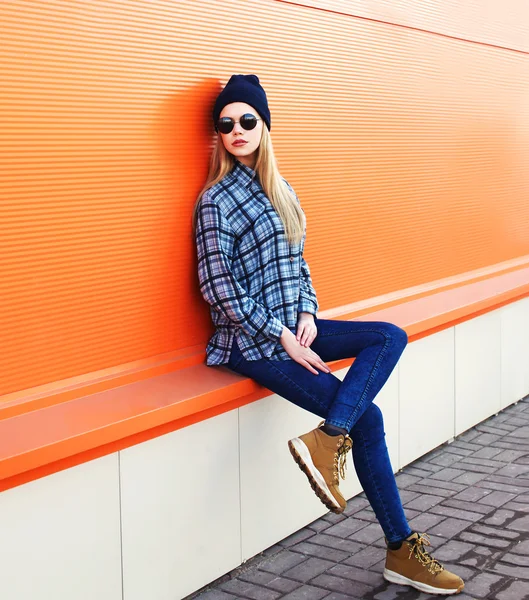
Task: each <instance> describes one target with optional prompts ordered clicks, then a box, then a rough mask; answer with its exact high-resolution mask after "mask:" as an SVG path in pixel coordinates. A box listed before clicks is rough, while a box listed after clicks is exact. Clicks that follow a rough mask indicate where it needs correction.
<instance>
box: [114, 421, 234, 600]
mask: <svg viewBox="0 0 529 600" xmlns="http://www.w3.org/2000/svg"><path fill="white" fill-rule="evenodd" d="M237 429H238V414H237V411H236V410H233V411H230V412H228V413H225V414H223V415H219V416H217V417H213V418H211V419H208V420H206V421H202V422H200V423H196V424H194V425H191V426H189V427H186V428H184V429H179V430H177V431H174V432H172V433H169V434H166V435H163V436H161V437H159V438H155V439H153V440H150V441H148V442H144V443H142V444H138V445H136V446H132V447H131V448H127V449H126V450H123V451H122V452H121V482H122V494H121V497H122V520H123V577H124V600H146V599H148V600H175V599H177V598H182V597H184V596H186V595H188V594H190V593H191V592H193V591H194V590H196V589H199V588H201V587H202V586H204V585H206V584H207V583H209V582H210V581H213V580H214V579H216V578H217V577H220V576H221V575H223V574H224V573H226V572H227V571H229V570H230V569H233V568H235V567H236V566H237V565H239V564H240V562H241V547H240V535H241V533H240V506H239V456H238V435H237Z"/></svg>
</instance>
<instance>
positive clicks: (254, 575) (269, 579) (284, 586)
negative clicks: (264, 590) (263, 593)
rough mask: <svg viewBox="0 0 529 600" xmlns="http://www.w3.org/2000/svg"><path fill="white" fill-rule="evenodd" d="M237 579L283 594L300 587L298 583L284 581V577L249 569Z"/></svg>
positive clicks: (288, 580) (289, 580)
mask: <svg viewBox="0 0 529 600" xmlns="http://www.w3.org/2000/svg"><path fill="white" fill-rule="evenodd" d="M238 579H240V580H242V581H248V582H249V583H255V584H256V585H262V586H264V587H269V588H271V589H273V590H276V591H277V592H283V593H284V594H287V593H288V592H292V591H293V590H295V589H297V588H299V587H300V585H301V584H300V583H299V582H297V581H292V580H291V579H285V578H284V577H278V576H277V575H275V574H274V573H267V572H265V571H259V570H254V569H249V570H248V571H245V572H243V573H241V574H240V575H239V576H238Z"/></svg>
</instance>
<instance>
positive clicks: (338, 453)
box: [288, 421, 353, 513]
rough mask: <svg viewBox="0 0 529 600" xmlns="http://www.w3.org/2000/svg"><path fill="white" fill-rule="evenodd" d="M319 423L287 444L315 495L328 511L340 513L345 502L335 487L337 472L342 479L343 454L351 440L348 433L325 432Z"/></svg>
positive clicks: (336, 486)
mask: <svg viewBox="0 0 529 600" xmlns="http://www.w3.org/2000/svg"><path fill="white" fill-rule="evenodd" d="M323 423H325V421H322V422H321V423H320V424H319V426H318V427H317V428H316V429H313V430H312V431H309V432H308V433H305V434H304V435H301V436H299V437H297V438H294V439H292V440H290V441H289V442H288V447H289V448H290V453H291V454H292V456H293V457H294V460H295V461H296V462H297V463H298V465H299V468H300V469H301V470H302V471H303V473H305V475H306V476H307V477H308V479H309V482H310V485H311V486H312V489H313V490H314V491H315V492H316V495H317V496H318V498H319V499H320V500H321V501H322V502H323V504H325V506H326V507H327V508H328V509H329V510H331V511H332V512H334V513H341V512H343V511H344V509H345V507H346V501H345V498H344V497H343V496H342V494H341V493H340V489H339V487H338V484H339V475H340V476H341V477H342V479H345V469H346V465H347V457H346V455H347V452H348V451H349V450H350V449H351V448H352V445H353V442H352V440H351V438H350V437H349V436H348V435H342V434H340V435H336V436H335V435H328V434H327V433H325V432H324V431H323V429H321V426H322V425H323Z"/></svg>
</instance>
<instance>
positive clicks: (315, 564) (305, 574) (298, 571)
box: [283, 557, 334, 583]
mask: <svg viewBox="0 0 529 600" xmlns="http://www.w3.org/2000/svg"><path fill="white" fill-rule="evenodd" d="M333 565H334V563H332V562H330V561H328V560H323V559H322V558H315V557H311V558H309V559H308V560H306V561H304V562H302V563H300V564H299V565H296V566H295V567H293V568H292V569H289V570H288V571H283V576H284V577H289V578H290V579H295V580H297V581H302V582H303V583H306V582H307V581H310V580H311V579H314V577H316V576H318V575H321V573H323V572H324V571H327V570H328V569H330V568H331V567H332V566H333Z"/></svg>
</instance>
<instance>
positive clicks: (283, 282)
mask: <svg viewBox="0 0 529 600" xmlns="http://www.w3.org/2000/svg"><path fill="white" fill-rule="evenodd" d="M283 181H284V182H285V183H286V185H287V186H288V187H289V189H290V190H292V187H291V186H290V185H289V183H288V182H287V181H286V180H285V179H284V178H283ZM292 192H294V190H292ZM294 194H295V193H294ZM296 198H297V196H296ZM298 202H299V199H298ZM302 210H303V209H302ZM305 236H306V231H305V233H304V234H303V238H302V240H301V242H300V243H299V244H295V245H292V244H290V243H289V242H288V239H287V237H286V235H285V230H284V227H283V222H282V221H281V219H280V217H279V215H278V214H277V212H276V211H275V209H274V207H273V206H272V204H271V202H270V200H269V199H268V198H267V196H266V195H265V193H264V191H263V189H262V187H261V185H260V183H259V180H258V178H256V173H255V171H254V170H252V169H251V168H250V167H247V166H246V165H244V164H243V163H241V162H239V161H238V160H236V161H235V165H234V167H233V169H232V170H231V172H230V173H228V174H227V175H226V176H225V177H224V178H223V179H222V181H219V182H218V183H217V184H215V185H214V186H213V187H211V188H210V189H209V190H207V191H206V192H205V193H204V194H203V195H202V198H201V199H200V202H199V205H198V207H197V226H196V244H197V256H198V278H199V284H200V291H201V293H202V296H203V297H204V299H205V300H206V302H207V303H208V304H209V305H210V313H211V319H212V321H213V324H214V325H215V328H216V332H215V333H214V335H213V336H212V338H211V339H210V340H209V343H208V345H207V348H206V365H220V364H224V363H227V362H228V360H229V357H230V351H231V347H232V343H233V337H234V336H237V337H238V345H239V348H240V350H241V353H242V355H243V356H244V358H245V359H246V360H258V359H262V358H265V357H266V358H270V359H272V360H292V359H291V357H290V356H289V355H288V353H287V352H286V350H285V349H284V348H283V345H282V344H281V342H280V341H279V339H280V337H281V334H282V332H283V326H286V327H287V328H288V329H290V330H291V331H292V333H295V332H296V328H297V319H298V313H300V312H309V313H312V314H313V315H316V313H317V311H318V309H319V306H318V301H317V299H316V293H315V291H314V287H313V285H312V280H311V276H310V271H309V267H308V265H307V263H306V262H305V259H304V258H303V248H304V245H305Z"/></svg>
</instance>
